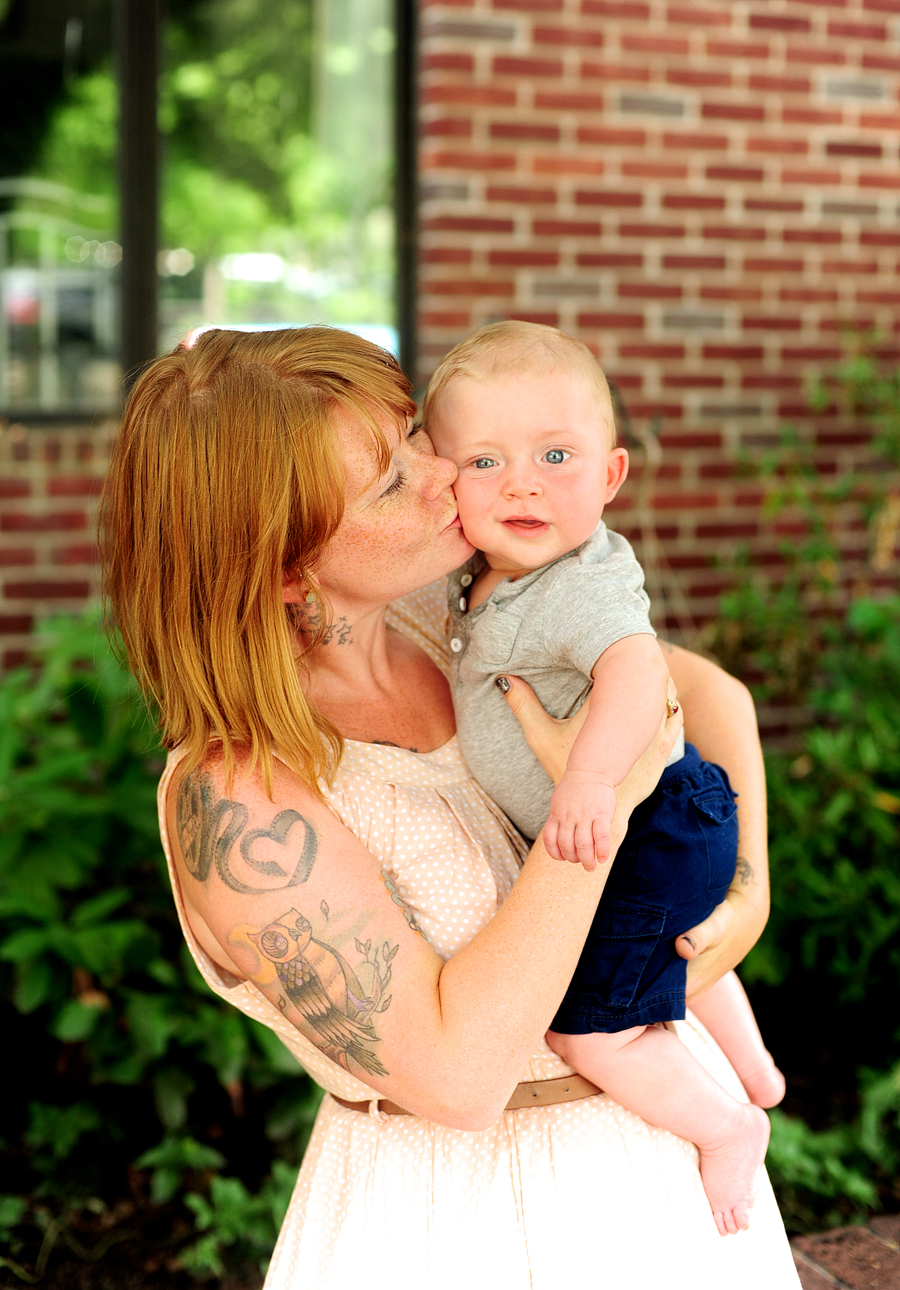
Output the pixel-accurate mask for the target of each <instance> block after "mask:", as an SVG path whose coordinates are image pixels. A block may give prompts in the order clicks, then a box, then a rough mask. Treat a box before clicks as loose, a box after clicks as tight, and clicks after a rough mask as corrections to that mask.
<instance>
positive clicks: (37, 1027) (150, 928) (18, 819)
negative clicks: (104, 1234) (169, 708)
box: [0, 616, 318, 1280]
mask: <svg viewBox="0 0 900 1290" xmlns="http://www.w3.org/2000/svg"><path fill="white" fill-rule="evenodd" d="M163 764H164V756H163V753H162V751H161V749H160V748H159V746H158V744H157V741H156V738H155V735H154V732H153V729H152V727H151V725H150V723H149V721H148V718H147V716H146V714H145V712H144V709H143V705H142V703H141V701H140V698H139V696H138V694H137V691H136V687H135V684H134V682H133V680H132V679H131V677H130V676H129V675H128V673H127V672H125V671H124V670H123V669H122V668H121V667H120V666H119V665H118V663H117V662H116V660H115V658H114V656H113V653H112V651H111V650H110V648H109V646H108V645H107V643H106V640H105V637H104V635H103V633H102V631H101V629H100V626H99V623H98V621H97V619H96V618H95V617H91V616H88V617H86V618H84V619H81V620H68V621H60V622H57V623H55V624H54V625H52V626H51V627H49V628H48V629H47V631H46V632H45V635H44V640H43V643H42V645H41V647H40V649H39V651H38V655H37V662H36V664H35V665H34V666H28V667H23V668H19V669H17V670H15V671H13V672H11V673H9V674H8V675H7V676H6V677H4V678H3V679H2V680H0V892H2V895H0V973H2V985H3V1003H2V1007H3V1023H4V1030H5V1034H6V1035H7V1043H8V1045H9V1048H8V1051H9V1052H11V1053H13V1054H14V1060H12V1061H10V1062H8V1063H7V1087H8V1093H9V1095H10V1096H9V1105H10V1107H11V1110H10V1112H9V1113H8V1115H7V1117H6V1120H5V1124H6V1126H7V1137H6V1139H5V1140H4V1141H3V1143H2V1153H0V1169H2V1174H0V1192H2V1193H4V1195H3V1196H0V1250H4V1251H5V1254H6V1266H9V1267H12V1268H13V1270H14V1271H16V1270H17V1271H18V1275H20V1276H21V1277H22V1278H24V1279H26V1280H27V1279H28V1278H29V1277H30V1276H34V1275H35V1274H36V1273H39V1272H42V1271H43V1267H45V1266H46V1261H47V1258H49V1257H50V1251H51V1250H52V1247H53V1246H54V1244H57V1243H59V1242H60V1241H62V1242H64V1243H65V1244H66V1245H67V1246H68V1247H69V1250H70V1251H72V1250H76V1247H78V1248H82V1247H83V1245H84V1238H85V1237H90V1236H91V1234H92V1232H93V1231H94V1229H95V1228H97V1227H98V1226H99V1227H102V1228H108V1227H109V1224H110V1222H111V1219H110V1215H111V1214H112V1212H113V1209H114V1207H115V1205H116V1203H117V1202H118V1201H119V1200H120V1198H121V1197H123V1196H125V1197H128V1196H132V1197H135V1198H136V1199H135V1200H134V1201H133V1203H132V1210H131V1212H130V1213H129V1216H128V1217H129V1222H130V1224H131V1225H132V1226H133V1225H134V1221H135V1218H134V1210H135V1207H137V1209H138V1210H141V1209H142V1207H143V1209H148V1210H153V1209H154V1207H156V1208H157V1209H158V1207H160V1206H169V1210H170V1211H171V1216H170V1217H171V1222H170V1224H169V1226H170V1228H171V1229H172V1230H176V1229H177V1227H178V1225H179V1224H181V1226H182V1227H183V1229H184V1232H185V1234H186V1235H185V1237H183V1238H182V1240H181V1243H182V1244H184V1241H185V1239H187V1238H190V1232H191V1228H192V1226H195V1227H196V1230H198V1231H203V1232H205V1233H206V1235H205V1236H204V1237H203V1238H202V1241H205V1242H206V1244H205V1245H203V1247H202V1250H201V1249H200V1246H198V1245H196V1244H194V1245H190V1244H188V1245H187V1246H186V1248H185V1253H184V1259H185V1263H184V1266H186V1267H189V1268H190V1269H191V1270H192V1271H195V1272H200V1271H203V1270H206V1271H210V1270H211V1271H218V1270H219V1269H220V1268H221V1267H222V1266H223V1265H222V1257H221V1251H222V1250H223V1249H225V1248H226V1247H227V1249H228V1252H229V1257H232V1258H233V1260H235V1261H238V1262H239V1261H240V1260H241V1259H246V1258H248V1257H251V1258H253V1259H259V1258H262V1257H264V1255H265V1254H266V1253H267V1252H270V1251H271V1247H272V1245H273V1243H274V1240H275V1235H276V1233H277V1227H278V1217H279V1212H280V1210H281V1209H282V1208H283V1203H285V1193H286V1190H287V1181H288V1179H289V1177H290V1175H291V1174H292V1173H295V1172H296V1165H297V1164H298V1162H299V1159H300V1155H301V1152H302V1148H303V1145H304V1142H305V1137H306V1135H307V1133H308V1129H309V1125H310V1123H311V1119H312V1116H313V1114H314V1111H315V1107H316V1105H317V1101H318V1093H317V1091H316V1090H315V1089H314V1087H313V1086H312V1085H311V1083H310V1081H309V1080H308V1079H307V1077H306V1076H305V1075H304V1074H303V1073H302V1072H301V1071H300V1068H299V1067H298V1066H297V1064H296V1062H295V1061H294V1059H293V1058H292V1057H291V1055H290V1054H289V1053H288V1052H287V1050H286V1049H285V1048H284V1047H283V1046H282V1045H281V1044H280V1043H279V1042H278V1040H277V1039H276V1038H275V1036H274V1035H273V1034H272V1033H271V1032H270V1031H269V1030H267V1029H265V1028H264V1027H262V1026H260V1025H258V1024H257V1023H255V1022H252V1021H250V1020H249V1019H248V1018H246V1017H244V1016H243V1015H241V1014H240V1013H238V1012H237V1011H236V1010H235V1009H234V1008H232V1007H230V1006H229V1005H228V1004H226V1003H224V1002H223V1001H221V1000H220V999H218V998H217V997H216V996H215V995H213V994H212V992H211V991H210V990H209V989H208V987H207V986H206V985H205V983H204V982H203V980H202V978H201V977H200V975H199V973H198V971H197V969H196V967H195V966H194V964H193V962H192V960H191V959H190V956H189V955H188V953H187V951H186V947H185V946H184V944H183V941H182V937H181V933H180V930H179V927H178V923H177V918H176V916H175V910H174V905H173V902H172V897H171V892H170V891H169V890H168V880H167V876H166V871H165V859H164V856H163V854H162V850H161V847H160V843H159V833H158V824H157V811H156V800H155V784H156V780H157V779H158V777H159V774H160V771H161V769H162V766H163ZM273 1156H275V1157H276V1169H275V1172H270V1171H271V1169H272V1158H273ZM229 1175H231V1176H229ZM220 1209H221V1210H223V1212H226V1213H227V1219H225V1218H223V1219H222V1220H221V1221H219V1219H218V1218H217V1217H216V1215H217V1214H218V1213H219V1210H220ZM241 1212H243V1213H244V1219H245V1220H246V1222H245V1223H243V1224H242V1221H241V1220H240V1219H239V1214H240V1213H241ZM244 1229H246V1231H245V1236H246V1239H245V1237H244V1235H242V1231H244ZM76 1252H77V1250H76ZM204 1260H205V1261H204Z"/></svg>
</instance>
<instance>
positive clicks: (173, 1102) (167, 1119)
mask: <svg viewBox="0 0 900 1290" xmlns="http://www.w3.org/2000/svg"><path fill="white" fill-rule="evenodd" d="M194 1087H195V1085H194V1081H193V1080H192V1079H191V1077H190V1075H188V1073H187V1071H184V1070H181V1069H180V1068H179V1067H177V1066H169V1067H166V1069H165V1070H161V1071H157V1073H156V1075H155V1076H154V1079H153V1100H154V1102H155V1103H156V1110H157V1114H158V1115H159V1118H160V1120H161V1121H162V1124H163V1127H164V1128H166V1129H168V1130H169V1131H170V1132H174V1131H175V1130H177V1129H182V1128H184V1125H185V1122H186V1120H187V1104H188V1097H189V1096H190V1094H191V1093H192V1092H193V1091H194Z"/></svg>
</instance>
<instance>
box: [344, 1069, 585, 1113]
mask: <svg viewBox="0 0 900 1290" xmlns="http://www.w3.org/2000/svg"><path fill="white" fill-rule="evenodd" d="M601 1091H602V1090H601V1089H599V1088H598V1087H597V1085H596V1084H592V1083H591V1081H590V1080H589V1079H585V1078H584V1076H583V1075H562V1076H560V1078H559V1079H536V1080H529V1081H526V1082H525V1083H524V1084H517V1085H516V1087H515V1088H514V1089H513V1095H512V1097H511V1098H510V1099H509V1101H508V1102H507V1103H506V1107H505V1108H504V1109H505V1110H507V1111H520V1110H521V1109H522V1108H523V1107H525V1106H555V1105H556V1104H557V1103H558V1102H579V1101H581V1099H582V1098H584V1097H593V1096H594V1095H595V1094H596V1093H600V1092H601ZM329 1096H330V1097H331V1099H332V1101H334V1102H337V1103H338V1105H339V1106H343V1107H344V1108H345V1110H347V1111H364V1112H368V1110H369V1103H368V1102H348V1101H347V1100H346V1098H343V1097H335V1095H334V1094H333V1093H331V1094H329ZM378 1109H379V1111H383V1112H384V1114H385V1115H412V1114H413V1112H412V1111H407V1109H406V1107H404V1106H399V1105H398V1103H396V1102H391V1101H389V1100H388V1099H387V1098H384V1097H383V1098H379V1100H378Z"/></svg>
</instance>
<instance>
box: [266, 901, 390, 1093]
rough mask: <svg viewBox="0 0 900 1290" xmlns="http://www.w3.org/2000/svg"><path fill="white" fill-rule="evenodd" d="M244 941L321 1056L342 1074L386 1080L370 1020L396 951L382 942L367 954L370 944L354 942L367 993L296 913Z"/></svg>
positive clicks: (383, 1002)
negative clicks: (268, 966)
mask: <svg viewBox="0 0 900 1290" xmlns="http://www.w3.org/2000/svg"><path fill="white" fill-rule="evenodd" d="M250 939H251V940H252V941H253V942H254V944H255V945H256V946H257V948H258V949H259V951H260V953H261V954H263V955H264V957H265V958H267V959H268V960H269V962H270V963H272V964H274V967H275V971H276V972H277V974H278V979H279V981H280V982H281V985H282V988H283V990H284V993H285V994H286V995H287V997H288V999H290V1001H291V1003H292V1004H293V1005H294V1007H295V1008H296V1009H297V1011H298V1012H299V1013H300V1014H301V1015H302V1016H303V1017H304V1018H305V1020H306V1021H307V1023H308V1024H309V1025H310V1026H311V1027H312V1028H313V1029H314V1030H315V1031H316V1032H317V1034H318V1035H320V1036H321V1038H322V1040H323V1041H324V1042H323V1045H322V1046H323V1051H324V1052H325V1054H326V1056H328V1057H330V1058H331V1059H332V1061H335V1062H337V1063H338V1065H339V1066H342V1067H343V1068H344V1070H347V1071H350V1070H351V1064H354V1065H356V1066H357V1067H359V1068H360V1069H361V1070H363V1071H365V1072H366V1073H367V1074H368V1075H387V1070H386V1069H385V1067H384V1066H383V1064H382V1063H381V1061H379V1059H378V1057H377V1056H376V1054H375V1052H374V1051H373V1046H374V1045H375V1044H379V1043H380V1042H381V1039H380V1037H379V1035H378V1033H377V1031H376V1029H375V1026H374V1024H373V1022H372V1017H373V1016H374V1014H375V1013H376V1012H384V1011H385V1009H386V1008H387V1007H388V1005H389V1004H390V995H386V994H385V991H386V987H387V985H388V983H389V981H390V977H391V966H390V963H391V960H392V959H393V957H394V954H396V952H397V948H398V947H397V946H394V947H393V948H391V947H390V946H389V945H388V944H387V942H384V945H383V946H376V947H375V949H374V952H373V950H372V942H371V941H368V942H366V943H365V944H363V943H361V942H359V941H357V943H356V945H357V949H358V950H359V951H360V952H361V953H363V954H364V961H365V963H366V964H367V965H368V969H369V970H368V972H367V973H366V976H367V978H371V982H372V984H371V985H370V986H369V987H368V990H367V989H366V988H364V987H363V985H362V983H361V982H360V979H359V977H358V976H357V974H356V973H355V972H354V970H353V969H352V968H351V966H350V964H349V963H348V962H347V961H346V959H345V958H343V956H342V955H340V954H338V953H337V952H336V951H335V950H333V949H331V947H330V946H328V945H325V944H324V943H323V942H322V941H318V940H316V938H315V937H314V936H313V934H312V924H311V923H310V921H309V919H308V918H305V917H304V915H303V914H301V913H300V912H299V911H298V910H296V909H289V910H288V911H287V912H286V913H284V914H282V915H281V917H280V918H278V919H276V920H275V922H274V923H269V925H268V926H267V927H264V928H263V930H262V931H261V932H258V933H252V932H251V933H250Z"/></svg>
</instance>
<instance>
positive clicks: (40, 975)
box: [13, 957, 56, 1014]
mask: <svg viewBox="0 0 900 1290" xmlns="http://www.w3.org/2000/svg"><path fill="white" fill-rule="evenodd" d="M55 980H56V974H55V973H54V971H53V966H52V964H51V963H49V962H48V960H47V959H46V958H44V957H41V958H37V959H25V960H24V962H21V963H19V965H18V968H17V970H16V979H15V985H14V987H13V1003H14V1004H15V1006H16V1009H17V1011H19V1012H21V1013H25V1014H27V1013H29V1012H34V1010H35V1009H36V1008H39V1007H40V1006H41V1004H42V1003H46V1002H47V1001H48V1000H49V999H51V998H52V997H53V986H54V983H55Z"/></svg>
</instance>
